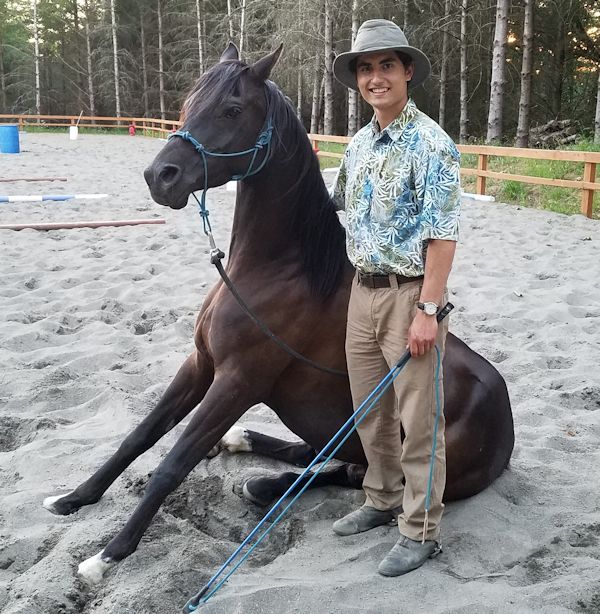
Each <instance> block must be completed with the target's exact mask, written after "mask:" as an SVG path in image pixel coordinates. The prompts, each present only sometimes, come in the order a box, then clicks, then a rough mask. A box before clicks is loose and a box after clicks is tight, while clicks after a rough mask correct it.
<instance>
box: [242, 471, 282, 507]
mask: <svg viewBox="0 0 600 614" xmlns="http://www.w3.org/2000/svg"><path fill="white" fill-rule="evenodd" d="M265 481H266V480H265V478H250V479H249V480H246V481H245V482H244V484H243V486H242V493H243V495H244V497H245V498H246V499H247V500H248V501H250V503H254V505H259V506H260V507H267V505H269V504H270V503H271V502H272V501H273V499H274V498H275V497H274V496H273V495H272V494H271V493H270V489H269V488H265V487H264V484H265Z"/></svg>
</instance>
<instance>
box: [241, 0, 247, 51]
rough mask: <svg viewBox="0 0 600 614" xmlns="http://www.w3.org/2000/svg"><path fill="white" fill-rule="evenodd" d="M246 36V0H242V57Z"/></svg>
mask: <svg viewBox="0 0 600 614" xmlns="http://www.w3.org/2000/svg"><path fill="white" fill-rule="evenodd" d="M245 36H246V0H242V12H241V15H240V58H241V57H242V53H243V51H244V37H245Z"/></svg>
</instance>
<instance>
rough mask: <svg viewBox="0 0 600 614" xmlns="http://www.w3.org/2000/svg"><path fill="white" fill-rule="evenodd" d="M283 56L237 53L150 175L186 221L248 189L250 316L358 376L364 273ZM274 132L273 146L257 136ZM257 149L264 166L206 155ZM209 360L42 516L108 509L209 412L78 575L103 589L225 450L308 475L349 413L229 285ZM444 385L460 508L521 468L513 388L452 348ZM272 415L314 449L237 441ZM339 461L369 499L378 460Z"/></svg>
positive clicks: (242, 204)
mask: <svg viewBox="0 0 600 614" xmlns="http://www.w3.org/2000/svg"><path fill="white" fill-rule="evenodd" d="M280 52H281V48H279V49H277V50H276V51H274V52H273V53H271V54H269V55H267V56H266V57H264V58H262V59H261V60H259V61H258V62H256V63H255V64H253V65H248V64H245V63H244V62H241V61H239V59H238V53H237V49H236V48H235V46H233V45H230V46H229V47H228V49H227V50H226V51H225V52H224V53H223V56H222V57H221V61H220V62H219V63H218V64H217V65H215V66H213V67H212V68H211V69H210V70H209V71H208V72H206V73H205V74H204V75H202V77H201V78H200V79H199V81H198V83H197V84H196V86H195V88H194V90H193V91H192V92H191V94H190V95H189V97H188V98H187V100H186V102H185V105H184V108H183V112H182V118H183V121H184V125H183V130H184V131H187V132H188V133H189V135H193V139H194V140H195V144H194V142H193V141H192V142H190V141H189V140H185V139H184V138H173V139H171V140H170V141H169V142H168V143H167V144H166V145H165V147H164V148H163V150H162V151H161V152H160V153H159V154H158V155H157V157H156V159H155V160H154V162H153V163H152V164H151V166H150V167H149V168H148V169H147V170H146V171H145V177H146V181H147V182H148V185H149V186H150V190H151V193H152V197H153V198H154V200H156V202H158V203H159V204H162V205H167V206H169V207H171V208H173V209H181V208H183V207H185V205H186V204H187V201H188V197H189V195H190V193H191V192H193V191H195V190H199V189H202V188H204V187H212V186H218V185H222V184H224V183H225V182H227V181H229V180H230V179H231V178H232V177H236V176H237V177H242V178H243V180H242V181H241V182H240V184H239V187H238V194H237V202H236V208H235V215H234V220H233V228H232V236H231V245H230V249H229V260H228V263H227V272H228V274H229V277H230V278H231V279H232V281H233V283H234V284H235V286H236V287H237V289H238V291H239V293H240V294H241V296H243V297H245V299H246V301H247V302H248V304H249V305H250V307H251V308H252V310H253V311H254V312H255V313H256V314H258V316H259V317H260V318H261V319H262V320H263V321H264V322H266V324H267V325H268V326H269V327H270V329H271V330H272V331H274V332H275V333H276V334H277V335H278V336H279V337H280V338H281V339H283V340H284V341H285V342H286V343H287V344H288V345H289V346H291V347H293V348H294V349H295V350H297V351H298V352H300V353H302V354H303V355H304V356H305V357H307V358H309V359H311V360H312V361H315V362H317V363H319V364H321V365H324V366H326V367H329V368H332V369H335V370H340V371H344V370H345V356H344V337H345V326H346V310H347V304H348V297H349V288H350V282H351V279H352V275H353V270H352V268H351V267H350V265H349V263H348V261H347V259H346V254H345V245H344V230H343V228H342V226H341V224H340V222H339V220H338V217H337V214H336V212H335V211H334V208H333V205H332V202H331V200H330V198H329V196H328V193H327V190H326V188H325V185H324V183H323V180H322V177H321V173H320V170H319V163H318V160H317V158H316V156H315V155H314V153H313V151H312V148H311V145H310V142H309V140H308V138H307V135H306V132H305V130H304V128H303V127H302V125H301V124H300V122H299V121H298V119H297V118H296V116H295V113H294V110H293V108H292V106H291V105H290V103H289V101H288V100H287V99H286V98H285V97H284V96H283V94H282V93H281V92H280V91H279V89H278V88H277V87H276V86H275V85H274V84H273V83H272V82H271V81H269V80H268V77H269V74H270V72H271V69H272V68H273V66H274V64H275V63H276V61H277V59H278V57H279V54H280ZM270 131H272V139H271V142H270V145H268V146H266V145H265V142H266V140H265V139H263V140H262V141H261V138H262V137H260V138H259V135H261V134H262V135H263V136H264V134H266V133H268V132H270ZM257 140H258V142H259V146H258V148H255V147H254V146H255V144H256V143H257ZM200 143H202V145H200ZM204 148H205V149H204ZM202 150H204V152H205V154H204V155H203V154H202ZM246 150H250V151H251V153H248V154H245V155H240V156H225V157H220V156H219V157H215V156H211V155H206V152H213V153H221V154H223V153H231V152H241V151H242V152H243V151H246ZM199 152H200V153H199ZM251 160H252V163H251ZM257 170H258V171H259V172H256V171H257ZM252 173H254V174H252ZM195 346H196V349H195V351H194V352H193V353H192V355H191V356H189V358H188V359H187V360H186V361H185V362H184V364H183V366H182V367H181V369H180V370H179V372H178V373H177V375H176V377H175V379H174V380H173V382H172V383H171V385H170V386H169V387H168V388H167V390H166V392H165V394H164V395H163V397H162V399H161V400H160V401H159V403H158V405H157V406H156V408H155V409H154V410H153V411H152V412H151V413H150V414H149V415H148V416H147V417H146V418H145V419H144V420H143V421H142V422H141V424H140V425H139V426H137V427H136V428H135V430H134V431H133V432H132V433H131V434H130V435H129V436H128V437H127V438H126V439H125V440H124V441H123V443H122V444H121V446H120V447H119V449H118V450H117V451H116V452H115V454H114V455H113V456H112V457H111V458H110V459H109V460H108V461H107V462H106V463H105V464H104V465H103V466H102V467H100V469H98V471H96V473H94V475H92V476H91V477H90V478H89V479H88V480H86V481H85V482H84V483H83V484H81V485H80V486H78V487H77V488H76V489H75V490H74V491H72V492H71V493H69V494H67V495H63V496H59V497H51V498H49V499H47V500H46V501H45V502H44V505H45V506H46V507H47V508H48V509H49V510H50V511H52V512H54V513H57V514H70V513H72V512H75V511H76V510H78V509H79V508H80V507H82V506H84V505H89V504H91V503H95V502H97V501H98V500H99V499H100V497H101V496H102V494H103V493H104V492H105V491H106V490H107V488H108V487H109V486H110V485H111V484H112V482H113V481H114V480H115V479H116V478H117V477H118V476H119V475H120V474H121V473H122V472H123V470H124V469H125V468H126V467H127V466H128V465H129V464H130V463H132V462H133V461H134V460H135V459H136V458H137V457H138V456H139V455H141V454H142V453H143V452H145V451H146V450H148V449H149V448H150V447H151V446H152V445H154V443H156V442H157V441H158V440H159V439H160V438H161V437H162V436H163V435H164V434H165V433H166V432H168V431H169V430H170V429H172V428H173V427H174V426H175V425H176V424H177V423H179V422H180V421H181V420H182V419H183V418H184V417H185V416H186V415H188V414H189V413H190V412H191V411H192V410H194V408H197V409H196V413H195V415H194V416H193V417H192V419H191V420H190V422H189V424H188V426H187V428H186V429H185V430H184V432H183V434H182V435H181V437H180V438H179V440H178V441H177V443H176V444H175V446H174V447H173V449H172V450H171V451H170V452H169V454H168V455H167V456H166V457H165V459H164V460H163V461H162V462H161V463H160V465H159V466H158V467H157V469H156V470H155V471H154V473H153V474H152V477H151V479H150V480H149V482H148V485H147V487H146V491H145V494H144V496H143V498H142V500H141V501H140V503H139V505H138V507H137V509H136V510H135V511H134V513H133V515H132V516H131V518H130V519H129V521H128V522H127V523H126V525H125V526H124V527H123V529H122V530H121V531H120V532H119V533H118V534H117V535H116V536H115V537H113V539H112V540H111V541H110V542H109V543H108V544H107V545H106V547H105V548H104V549H103V550H102V551H101V552H100V553H98V554H97V555H95V556H94V557H92V558H90V559H88V560H87V561H85V562H84V563H82V564H81V565H80V567H79V571H80V573H81V574H82V575H83V577H84V578H85V579H87V580H88V581H90V582H94V581H99V580H100V579H101V578H102V575H103V574H104V572H105V571H106V569H108V567H110V566H111V565H112V564H114V563H116V562H118V561H120V560H122V559H124V558H125V557H127V556H129V555H130V554H131V553H132V552H134V551H135V549H136V547H137V545H138V543H139V541H140V539H141V538H142V535H143V534H144V531H145V530H146V529H147V527H148V525H149V524H150V522H151V521H152V518H153V517H154V515H155V514H156V512H157V511H158V509H159V507H160V506H161V504H162V503H163V501H164V500H165V498H166V497H167V495H168V494H169V493H171V492H172V491H173V490H174V489H175V488H177V487H178V486H179V484H181V482H182V481H183V480H184V479H185V477H186V476H187V475H188V473H189V472H190V471H191V470H192V469H193V468H194V467H195V466H196V465H197V464H198V463H199V462H200V460H202V459H203V458H205V457H206V456H207V455H209V454H210V452H211V450H214V449H215V448H218V446H219V442H223V443H224V444H225V445H226V446H228V447H230V448H231V449H242V450H246V451H248V450H254V451H255V452H259V453H265V454H269V455H271V456H274V457H277V458H282V459H286V460H289V461H291V462H294V463H296V464H297V465H305V466H306V465H307V464H308V463H309V462H310V461H311V460H312V459H313V458H314V457H315V454H316V452H315V450H319V449H321V448H322V447H324V446H325V444H326V443H327V441H328V440H329V439H330V438H331V437H332V435H333V434H334V433H335V432H336V431H337V430H338V429H339V427H340V426H341V425H342V424H343V423H344V422H345V421H346V420H347V418H348V417H349V416H350V414H351V411H352V402H351V398H350V391H349V386H348V380H347V378H345V377H339V376H337V375H334V374H331V373H326V372H324V371H320V370H317V369H315V368H314V367H313V366H310V365H309V364H306V363H304V362H302V361H300V360H298V359H296V358H294V357H292V356H291V355H289V354H288V353H286V352H285V351H284V350H282V349H281V348H280V347H279V346H278V345H276V344H275V343H273V341H272V340H270V339H269V338H268V337H267V336H266V335H265V334H264V333H263V332H262V331H261V330H260V329H259V328H258V327H257V326H256V325H255V324H254V323H253V322H252V321H251V320H250V318H248V316H247V315H246V314H245V313H244V312H243V311H242V309H241V308H240V306H239V304H238V303H237V302H236V300H235V299H234V298H233V296H232V294H231V292H230V290H229V289H228V288H227V287H226V286H225V285H224V284H223V283H222V282H220V283H217V284H216V285H215V286H214V287H213V288H212V289H211V291H210V292H209V294H208V296H207V297H206V300H205V301H204V305H203V307H202V309H201V311H200V314H199V316H198V319H197V323H196V329H195ZM444 373H445V377H444V392H445V399H446V404H445V413H446V425H447V426H446V455H447V484H446V491H445V499H446V500H447V501H448V500H452V499H458V498H463V497H468V496H470V495H473V494H475V493H477V492H479V491H481V490H482V489H484V488H485V487H486V486H488V485H489V484H490V483H491V482H492V481H493V480H494V479H495V478H496V477H498V476H499V475H500V473H501V472H502V471H503V469H504V468H505V467H506V466H507V463H508V461H509V458H510V455H511V452H512V449H513V443H514V433H513V420H512V414H511V408H510V402H509V398H508V393H507V390H506V385H505V383H504V380H503V379H502V377H501V376H500V374H499V373H498V372H497V371H496V370H495V369H494V367H492V365H490V364H489V363H488V362H487V361H486V360H485V359H484V358H482V357H481V356H479V355H478V354H476V353H475V352H473V351H472V350H470V349H469V348H468V347H467V346H466V345H465V344H464V343H463V342H461V341H459V340H458V339H457V338H456V337H454V336H453V335H449V336H448V340H447V346H446V355H445V360H444ZM259 402H264V403H266V404H267V405H268V406H269V407H271V408H272V409H273V410H274V411H275V412H276V413H277V415H278V416H279V417H280V419H281V421H282V422H283V423H284V424H285V425H286V426H287V427H288V428H289V429H290V430H292V431H293V432H294V433H296V434H297V435H298V436H299V437H300V438H301V439H302V440H303V442H306V443H298V444H289V443H285V442H282V441H279V440H276V439H273V438H270V437H266V436H263V435H259V434H256V433H248V432H246V431H238V432H237V437H236V433H235V432H234V433H233V434H232V433H230V434H229V435H228V436H226V434H227V433H228V431H229V429H231V427H232V426H233V425H234V424H235V422H236V421H237V420H238V419H239V418H240V417H241V416H242V415H243V414H244V413H245V412H246V411H247V410H248V409H249V408H250V407H252V406H253V405H255V404H256V403H259ZM338 458H339V459H340V460H341V461H345V462H346V463H348V464H345V465H342V466H341V467H339V468H337V469H335V470H333V471H330V472H325V473H324V475H323V476H319V478H320V479H319V480H318V483H319V484H323V483H335V484H345V485H350V486H354V487H360V485H361V481H362V477H363V475H364V466H365V463H366V460H365V457H364V453H363V450H362V447H361V444H360V440H359V439H358V437H357V436H356V435H353V436H352V437H351V438H350V439H349V440H348V442H347V443H346V444H345V445H344V447H343V448H342V449H341V450H340V452H339V455H338ZM293 477H294V476H293V474H291V473H286V474H285V475H283V476H281V477H280V478H275V479H266V478H264V479H259V480H258V481H253V483H250V484H248V485H247V486H246V488H245V492H246V494H247V495H248V496H250V497H251V498H253V499H254V500H259V501H263V502H267V501H268V500H269V499H271V498H272V497H275V496H277V495H278V494H280V493H282V492H283V491H284V489H285V488H286V487H287V486H288V485H289V484H290V483H291V480H292V479H293Z"/></svg>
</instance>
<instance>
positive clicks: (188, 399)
mask: <svg viewBox="0 0 600 614" xmlns="http://www.w3.org/2000/svg"><path fill="white" fill-rule="evenodd" d="M212 377H213V373H212V367H211V366H210V365H208V364H207V361H206V359H205V358H204V357H203V356H202V355H201V354H199V353H198V352H196V353H194V354H192V355H191V356H190V357H189V358H187V360H186V361H185V362H184V363H183V365H182V366H181V368H180V369H179V371H178V373H177V375H176V376H175V379H174V380H173V381H172V382H171V384H170V386H169V387H168V388H167V390H166V391H165V393H164V394H163V396H162V398H161V399H160V401H159V402H158V404H157V406H156V407H155V408H154V409H153V410H152V411H151V412H150V414H148V416H147V417H146V418H144V420H143V421H142V422H141V423H140V424H139V425H138V426H137V427H136V428H135V429H134V430H133V431H132V432H131V433H130V434H129V435H128V436H127V437H126V438H125V440H124V441H123V443H122V444H121V445H120V446H119V449H118V450H117V451H116V452H115V453H114V454H113V455H112V456H111V457H110V458H109V459H108V460H107V461H106V463H104V465H102V467H100V469H98V470H97V471H96V472H95V473H94V474H93V475H92V476H91V477H90V478H89V479H87V480H86V481H85V482H83V484H81V485H79V486H78V487H77V488H76V489H75V490H73V491H72V492H70V493H68V494H66V495H59V496H55V497H47V498H46V499H44V503H43V505H44V507H45V508H46V509H48V510H49V511H51V512H52V513H54V514H61V515H65V514H72V513H73V512H76V511H77V510H78V509H79V508H80V507H83V506H84V505H90V504H91V503H96V502H97V501H98V500H99V499H100V497H102V495H103V494H104V493H105V492H106V490H107V489H108V487H109V486H110V485H111V484H112V483H113V482H114V481H115V480H116V479H117V478H118V477H119V476H120V475H121V473H123V471H124V470H125V469H126V468H127V467H128V466H129V465H130V464H131V463H132V462H133V461H134V460H135V459H136V458H137V457H138V456H140V455H141V454H143V453H144V452H145V451H146V450H149V449H150V448H151V447H152V446H153V445H154V444H155V443H156V442H157V441H158V440H159V439H160V438H161V437H162V436H163V435H165V433H167V432H168V431H170V430H171V429H172V428H173V427H174V426H175V425H176V424H179V422H181V420H183V418H185V417H186V416H187V415H188V414H189V413H190V412H191V411H192V410H193V409H194V407H196V405H198V403H200V401H201V400H202V397H203V396H204V394H205V393H206V391H207V390H208V387H209V386H210V384H211V381H212Z"/></svg>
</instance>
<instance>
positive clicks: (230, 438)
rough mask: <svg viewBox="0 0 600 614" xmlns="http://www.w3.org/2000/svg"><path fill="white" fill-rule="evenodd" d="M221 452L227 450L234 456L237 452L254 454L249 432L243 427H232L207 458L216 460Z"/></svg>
mask: <svg viewBox="0 0 600 614" xmlns="http://www.w3.org/2000/svg"><path fill="white" fill-rule="evenodd" d="M221 450H227V451H228V452H231V453H232V454H235V453H236V452H252V444H251V443H250V440H249V439H248V431H247V430H246V429H244V428H242V427H241V426H232V427H231V428H230V429H229V430H228V431H227V432H226V433H225V435H224V436H223V438H222V439H221V440H220V441H219V443H218V444H217V445H216V446H215V447H214V448H213V449H212V450H211V451H210V452H209V453H208V454H207V455H206V457H207V458H214V457H215V456H217V454H218V453H219V452H220V451H221Z"/></svg>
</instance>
